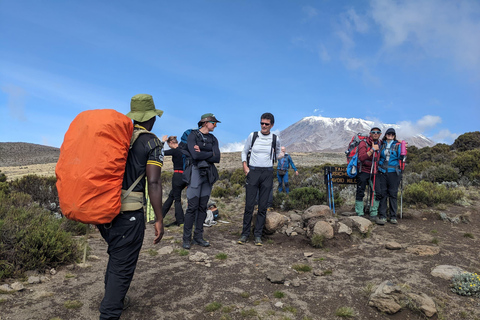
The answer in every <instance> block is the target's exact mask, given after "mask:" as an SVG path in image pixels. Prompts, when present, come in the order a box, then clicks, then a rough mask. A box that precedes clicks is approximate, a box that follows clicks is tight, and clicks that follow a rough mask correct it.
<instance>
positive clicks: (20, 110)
mask: <svg viewBox="0 0 480 320" xmlns="http://www.w3.org/2000/svg"><path fill="white" fill-rule="evenodd" d="M2 91H3V92H5V93H6V94H7V95H8V102H7V107H8V109H9V111H10V116H12V118H14V119H16V120H19V121H26V120H27V117H26V115H25V96H26V92H25V90H24V89H23V88H21V87H17V86H14V85H6V86H2Z"/></svg>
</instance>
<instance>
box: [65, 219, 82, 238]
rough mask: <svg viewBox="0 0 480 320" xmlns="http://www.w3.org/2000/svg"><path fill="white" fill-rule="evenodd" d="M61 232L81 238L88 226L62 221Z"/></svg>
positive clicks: (68, 220)
mask: <svg viewBox="0 0 480 320" xmlns="http://www.w3.org/2000/svg"><path fill="white" fill-rule="evenodd" d="M60 227H61V228H62V230H64V231H66V232H70V233H71V234H72V235H76V236H81V235H84V234H86V233H87V229H88V228H89V226H88V225H87V224H84V223H81V222H77V221H73V220H70V219H66V218H65V219H62V223H61V225H60Z"/></svg>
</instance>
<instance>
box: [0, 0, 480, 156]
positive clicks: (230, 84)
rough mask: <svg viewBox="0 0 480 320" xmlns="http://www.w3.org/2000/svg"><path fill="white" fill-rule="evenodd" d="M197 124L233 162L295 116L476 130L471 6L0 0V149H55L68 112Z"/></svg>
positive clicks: (173, 127)
mask: <svg viewBox="0 0 480 320" xmlns="http://www.w3.org/2000/svg"><path fill="white" fill-rule="evenodd" d="M137 93H148V94H151V95H152V96H153V97H154V100H155V104H156V106H157V108H159V109H162V110H164V115H163V116H162V118H161V119H158V120H159V121H157V123H156V125H155V128H154V130H153V131H154V133H156V134H157V135H159V136H161V135H163V134H168V135H181V134H182V132H183V131H184V130H185V129H186V128H190V127H194V126H195V124H196V123H197V121H198V120H199V118H200V116H201V115H202V114H203V113H206V112H213V113H214V114H215V115H216V116H217V118H218V119H219V120H221V121H222V123H221V124H219V125H218V127H217V129H216V130H215V135H216V136H217V138H218V139H219V141H220V144H221V146H223V149H224V150H235V149H238V146H239V145H240V144H241V143H242V141H244V140H245V138H246V137H247V136H248V134H249V133H250V132H251V131H254V130H258V129H259V122H260V121H259V116H260V115H261V114H262V113H263V112H272V113H273V114H274V115H275V118H276V121H275V126H274V129H275V130H278V131H279V130H283V129H285V128H287V127H288V126H289V125H291V124H293V123H295V122H297V121H299V120H300V119H302V118H303V117H306V116H312V115H315V116H323V117H344V118H362V119H367V120H374V121H377V122H381V123H391V124H400V125H402V126H404V127H405V128H408V129H409V130H411V131H413V132H416V133H422V134H424V135H426V136H427V137H429V138H431V139H433V140H434V141H436V142H446V143H452V142H453V140H454V139H455V138H456V137H457V136H458V135H459V134H462V133H464V132H469V131H477V130H479V127H480V126H479V124H478V123H479V120H480V1H477V0H468V1H466V0H465V1H462V0H422V1H413V0H412V1H387V0H371V1H362V0H356V1H343V0H324V1H322V0H318V1H301V0H295V1H294V0H291V1H283V0H275V1H274V0H270V1H259V0H238V1H234V0H232V1H219V0H209V1H205V0H196V1H193V0H192V1H161V0H159V1H122V0H116V1H101V0H95V1H91V0H82V1H60V0H58V1H52V0H44V1H24V0H1V1H0V119H1V126H0V141H2V142H29V143H37V144H45V145H49V146H54V147H60V145H61V143H62V141H63V135H64V134H65V132H66V130H67V128H68V125H69V124H70V122H71V121H72V120H73V118H74V117H75V116H76V115H77V114H78V113H80V112H82V111H84V110H88V109H98V108H113V109H116V110H118V111H120V112H122V113H127V112H128V111H129V103H130V98H131V97H132V96H133V95H135V94H137Z"/></svg>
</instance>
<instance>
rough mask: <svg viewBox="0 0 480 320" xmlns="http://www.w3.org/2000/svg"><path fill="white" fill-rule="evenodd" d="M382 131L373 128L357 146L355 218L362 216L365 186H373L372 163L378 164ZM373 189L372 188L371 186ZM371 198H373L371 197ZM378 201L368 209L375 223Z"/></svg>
mask: <svg viewBox="0 0 480 320" xmlns="http://www.w3.org/2000/svg"><path fill="white" fill-rule="evenodd" d="M381 134H382V130H380V128H378V127H373V128H372V129H371V130H370V136H369V137H368V138H367V140H366V141H365V140H362V141H360V144H359V145H358V162H359V163H360V167H361V169H360V172H359V173H358V174H357V193H356V196H355V212H356V213H357V216H363V214H364V210H363V207H364V204H363V197H364V196H365V189H366V187H367V184H368V183H370V185H371V186H372V185H373V176H374V175H375V167H374V162H378V150H379V147H380V144H381V140H380V135H381ZM372 188H373V186H372ZM372 197H373V196H372ZM378 204H379V201H378V200H374V202H373V206H372V207H371V208H370V219H371V220H373V221H375V220H376V219H377V214H378Z"/></svg>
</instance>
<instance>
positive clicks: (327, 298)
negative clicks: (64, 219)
mask: <svg viewBox="0 0 480 320" xmlns="http://www.w3.org/2000/svg"><path fill="white" fill-rule="evenodd" d="M222 207H223V209H221V212H222V211H223V212H224V216H223V219H224V220H227V221H228V222H230V223H219V224H217V225H215V226H213V227H210V228H205V229H206V230H205V238H206V239H208V240H209V241H210V242H211V244H212V245H211V246H210V247H208V248H202V247H199V246H193V247H192V249H191V250H190V251H189V252H188V254H187V255H182V252H183V251H182V250H181V237H182V229H181V228H180V227H172V228H167V229H166V232H165V237H164V239H163V240H162V241H161V243H160V244H158V245H155V246H154V245H153V237H154V230H153V225H151V224H148V225H147V230H146V237H145V242H144V245H143V249H142V252H141V254H140V258H139V262H138V266H137V270H136V272H135V277H134V279H133V282H132V285H131V288H130V290H129V295H130V296H131V298H132V304H131V306H130V308H128V309H127V310H126V311H124V313H123V316H122V319H340V317H338V316H336V315H335V312H336V310H337V309H338V308H340V307H351V308H353V309H354V310H355V312H356V316H355V317H354V319H397V320H398V319H425V317H424V316H423V315H421V314H420V313H419V312H418V311H411V310H409V309H402V311H400V312H399V313H397V314H395V315H386V314H382V313H380V312H379V311H377V310H376V309H375V308H372V307H370V306H368V305H367V303H368V293H369V292H371V287H372V285H373V284H375V285H376V284H380V283H381V282H383V281H384V280H391V281H392V282H393V283H396V284H400V285H403V286H408V287H410V288H412V290H415V291H420V292H424V293H426V294H427V295H429V296H430V297H432V298H433V299H434V300H435V302H436V304H437V309H438V310H439V314H440V316H434V317H433V318H432V319H480V299H478V298H470V297H463V296H459V295H456V294H454V293H452V292H451V291H450V281H447V280H443V279H440V278H435V277H433V276H431V275H430V272H431V270H432V269H433V268H434V267H435V266H438V265H443V264H449V265H455V266H459V267H462V268H464V269H466V270H468V271H472V272H473V271H475V272H478V271H480V261H479V249H478V248H479V239H480V231H479V228H478V226H479V224H480V215H479V207H480V205H479V201H474V203H473V205H472V206H469V207H460V206H452V207H449V208H442V209H443V210H439V209H436V208H428V209H424V210H413V209H409V210H405V211H404V218H403V219H402V220H400V221H399V224H398V225H396V226H395V225H391V224H387V225H385V226H383V227H382V226H375V227H374V229H373V232H372V234H371V236H370V237H368V238H366V239H363V238H340V237H337V238H336V239H332V240H329V241H327V242H326V243H325V247H324V248H320V249H315V248H313V247H311V246H310V245H309V243H308V241H307V239H306V238H305V237H303V236H300V235H299V236H292V237H287V236H286V235H284V234H274V235H271V236H267V237H265V242H264V246H263V247H256V246H254V245H253V243H252V242H249V243H247V244H246V245H243V246H242V245H238V244H237V243H236V240H237V239H238V236H239V231H240V228H241V219H242V214H241V212H242V209H243V207H242V206H241V204H240V202H238V203H229V204H224V205H222ZM350 209H351V208H341V209H338V210H337V212H342V211H344V210H350ZM440 211H442V212H446V213H448V214H449V215H456V214H465V213H466V212H467V211H468V212H470V213H471V215H470V218H469V219H470V222H469V223H460V224H452V223H450V222H443V221H442V220H439V218H438V215H437V213H438V212H440ZM171 219H172V213H169V214H168V215H167V218H166V222H168V221H171ZM466 234H470V235H472V236H473V239H472V238H470V237H466V236H465V235H466ZM387 241H397V242H399V243H400V244H402V245H403V246H404V249H401V250H397V251H390V250H387V249H385V243H386V242H387ZM434 243H436V244H434ZM88 244H89V247H90V252H89V255H90V256H89V259H88V261H87V263H88V264H89V265H90V266H89V267H87V268H81V267H78V266H75V267H74V268H72V267H73V266H70V267H64V268H60V269H59V270H57V273H56V274H55V275H50V274H48V275H47V278H48V279H49V280H48V281H45V282H44V283H41V284H34V285H26V290H24V291H22V292H17V293H15V294H8V295H5V294H4V295H0V301H1V303H0V310H1V311H0V319H1V320H5V319H18V320H20V319H21V320H24V319H98V307H99V303H100V301H101V299H102V297H103V274H104V271H105V268H106V263H107V254H106V245H105V242H104V241H103V239H102V238H101V237H100V235H99V233H98V232H97V231H96V230H94V229H93V230H92V233H91V234H90V237H89V239H88ZM412 245H430V246H435V245H436V246H438V247H440V253H439V254H437V255H433V256H417V255H414V254H409V253H407V252H406V250H405V247H408V246H412ZM165 247H172V248H173V252H171V253H169V254H164V255H162V254H156V253H157V250H159V249H162V248H165ZM196 252H204V253H206V254H207V255H208V259H209V260H210V261H211V265H210V267H208V266H206V265H205V264H204V263H202V264H197V263H194V262H191V261H190V260H189V256H192V255H194V254H195V253H196ZM305 253H313V255H312V256H311V257H308V258H306V257H305V255H304V254H305ZM219 254H222V255H221V256H223V257H225V255H226V259H224V260H221V259H219V257H220V256H219ZM298 264H300V265H308V266H310V267H311V268H312V271H309V272H304V273H301V272H297V271H295V270H294V269H293V268H292V266H294V265H298ZM273 270H277V271H280V272H282V273H284V274H285V275H286V279H287V284H288V283H289V284H290V285H285V284H273V283H271V282H270V281H269V280H267V277H266V274H268V273H269V272H271V271H273ZM313 271H316V272H315V273H316V274H318V273H321V274H323V275H320V276H316V275H314V272H313ZM12 281H13V280H12ZM294 284H295V285H294ZM277 291H278V292H282V293H283V294H284V297H283V298H276V297H275V292H277ZM277 295H278V293H277ZM67 301H79V302H80V303H81V307H79V308H74V309H68V308H67V307H66V306H65V303H66V302H67ZM212 302H218V303H219V304H221V307H220V308H219V309H218V310H217V311H213V312H209V311H207V310H206V306H207V305H209V304H210V303H212ZM277 302H282V303H283V306H282V307H277V306H275V304H276V303H277Z"/></svg>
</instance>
